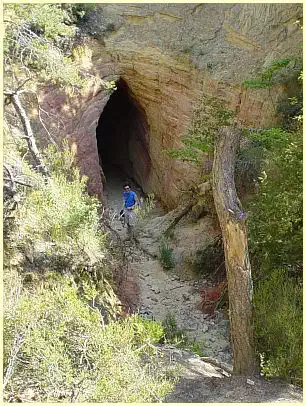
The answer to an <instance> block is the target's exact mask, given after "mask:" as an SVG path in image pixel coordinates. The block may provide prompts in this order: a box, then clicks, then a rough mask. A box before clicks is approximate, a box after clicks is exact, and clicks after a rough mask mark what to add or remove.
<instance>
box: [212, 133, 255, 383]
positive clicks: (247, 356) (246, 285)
mask: <svg viewBox="0 0 306 406" xmlns="http://www.w3.org/2000/svg"><path fill="white" fill-rule="evenodd" d="M239 138H240V131H239V130H238V129H237V128H234V127H224V128H221V129H220V130H219V131H218V132H217V134H216V143H215V157H214V164H213V185H212V186H213V196H214V201H215V206H216V211H217V214H218V218H219V222H220V227H221V230H222V237H223V243H224V254H225V264H226V274H227V282H228V297H229V316H230V326H231V341H232V351H233V373H234V374H236V375H253V374H256V373H258V371H259V364H258V360H257V357H256V354H255V349H254V339H253V318H252V314H253V307H252V295H253V283H252V277H251V266H250V261H249V254H248V239H247V224H246V220H247V215H246V213H245V212H244V211H243V209H242V206H241V203H240V201H239V199H238V196H237V193H236V187H235V180H234V171H235V156H236V152H237V148H238V144H239Z"/></svg>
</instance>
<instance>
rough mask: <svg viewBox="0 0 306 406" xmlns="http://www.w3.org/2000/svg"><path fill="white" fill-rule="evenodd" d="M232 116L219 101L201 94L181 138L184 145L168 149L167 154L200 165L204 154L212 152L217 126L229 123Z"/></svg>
mask: <svg viewBox="0 0 306 406" xmlns="http://www.w3.org/2000/svg"><path fill="white" fill-rule="evenodd" d="M232 117H233V112H232V111H230V110H228V109H226V108H225V107H224V105H223V103H222V102H221V101H219V100H218V99H216V98H215V97H209V96H206V95H203V96H202V97H201V99H200V102H199V105H198V107H197V108H196V109H195V112H194V115H193V120H192V123H191V126H190V128H189V129H188V131H187V134H186V135H185V136H184V137H183V138H182V142H183V143H184V144H185V146H184V147H183V148H181V149H177V148H174V149H168V150H167V151H166V153H167V155H168V156H170V157H171V158H174V159H181V160H183V161H188V162H194V163H195V164H198V165H200V164H201V162H202V161H203V156H204V154H207V153H212V152H213V149H214V137H215V134H216V132H217V130H218V128H220V127H222V126H227V125H229V123H230V121H231V119H232Z"/></svg>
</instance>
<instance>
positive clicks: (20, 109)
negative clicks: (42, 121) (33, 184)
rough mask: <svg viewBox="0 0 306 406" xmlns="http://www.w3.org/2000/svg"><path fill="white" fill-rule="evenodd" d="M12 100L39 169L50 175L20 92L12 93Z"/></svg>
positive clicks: (45, 174)
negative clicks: (20, 97)
mask: <svg viewBox="0 0 306 406" xmlns="http://www.w3.org/2000/svg"><path fill="white" fill-rule="evenodd" d="M10 100H11V101H12V104H13V106H14V107H15V110H16V112H17V114H18V116H19V118H20V120H21V123H22V126H23V129H24V132H25V134H26V137H25V139H26V140H27V143H28V147H29V150H30V152H31V154H32V157H33V159H34V162H35V164H36V166H37V167H38V170H39V171H40V172H41V173H42V174H43V175H44V176H49V173H48V170H47V167H46V165H45V164H44V161H43V159H42V156H41V154H40V152H39V149H38V148H37V145H36V140H35V137H34V134H33V131H32V127H31V124H30V120H29V118H28V116H27V113H26V111H25V109H24V108H23V106H22V104H21V101H20V99H19V95H18V93H12V94H11V95H10Z"/></svg>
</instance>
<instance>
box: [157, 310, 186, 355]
mask: <svg viewBox="0 0 306 406" xmlns="http://www.w3.org/2000/svg"><path fill="white" fill-rule="evenodd" d="M162 324H163V328H164V334H165V336H164V340H165V342H166V343H170V344H174V345H177V346H179V347H184V346H186V345H187V344H188V339H187V335H186V333H185V332H184V330H182V329H179V328H178V326H177V323H176V320H175V316H174V315H173V314H171V313H168V314H167V315H166V317H165V320H164V321H163V323H162Z"/></svg>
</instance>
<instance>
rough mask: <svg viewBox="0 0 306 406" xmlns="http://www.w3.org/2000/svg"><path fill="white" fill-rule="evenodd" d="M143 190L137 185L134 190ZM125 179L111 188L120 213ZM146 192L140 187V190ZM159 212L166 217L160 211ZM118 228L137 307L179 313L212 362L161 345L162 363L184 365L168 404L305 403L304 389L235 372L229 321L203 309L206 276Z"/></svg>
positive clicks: (155, 314) (157, 315)
mask: <svg viewBox="0 0 306 406" xmlns="http://www.w3.org/2000/svg"><path fill="white" fill-rule="evenodd" d="M135 189H136V191H137V188H135V187H134V190H135ZM121 193H122V178H119V177H117V178H113V179H112V180H111V183H110V184H109V188H108V202H109V205H110V206H111V207H112V209H113V210H114V212H118V210H119V211H120V208H121V205H122V198H121ZM138 193H139V195H140V191H138ZM155 215H161V213H160V212H158V211H157V212H155ZM112 228H114V229H115V230H116V231H117V233H118V235H119V236H120V238H121V240H122V243H123V244H124V249H125V254H126V256H127V259H128V271H127V272H128V275H126V277H127V278H131V279H133V280H135V281H136V283H137V285H138V288H139V297H138V304H137V306H138V308H137V311H138V312H139V313H140V314H142V315H143V316H145V317H148V318H152V319H155V320H160V321H163V320H164V319H165V318H166V317H167V315H169V314H171V315H172V316H174V317H175V320H176V323H177V326H178V328H180V329H183V330H184V331H185V333H186V334H187V336H188V337H189V339H190V340H195V341H196V342H197V343H198V344H199V345H200V347H201V350H202V353H203V355H204V356H206V357H210V358H211V359H212V361H213V360H216V361H217V362H216V363H214V362H213V363H211V362H207V360H205V358H203V357H199V356H197V355H195V354H193V353H191V352H189V351H184V350H181V349H177V348H175V347H173V346H171V345H169V346H167V345H166V346H165V345H163V346H162V347H161V348H160V353H161V354H162V362H163V363H166V364H167V365H170V364H171V363H175V364H176V365H177V364H178V365H180V372H179V381H178V383H177V384H176V386H175V388H174V390H173V391H172V392H171V393H170V394H169V395H167V397H166V399H165V400H164V402H166V403H182V402H183V403H186V402H188V403H191V402H192V403H220V402H226V403H232V402H239V403H249V402H255V403H263V402H277V403H279V402H281V403H283V402H286V403H287V402H290V403H292V402H293V403H300V402H302V401H303V394H302V391H301V390H300V389H299V388H297V387H295V386H293V385H289V384H286V383H282V382H280V381H275V380H273V381H267V380H265V379H263V378H261V377H256V378H254V377H237V376H232V375H231V373H230V371H231V368H232V367H231V350H230V340H229V324H228V320H226V319H225V318H224V316H223V315H222V313H218V312H217V314H216V315H215V316H214V318H210V317H208V316H207V315H204V314H203V313H202V312H201V311H200V310H199V309H198V304H199V302H200V294H199V288H200V287H201V286H203V284H204V283H205V281H203V280H198V281H195V280H184V279H182V277H179V276H178V275H177V274H176V273H175V271H167V272H166V271H164V270H163V268H162V267H161V265H160V263H159V261H158V260H157V259H154V258H152V256H150V255H148V254H147V253H146V252H144V251H143V250H142V249H141V248H140V247H139V245H138V244H137V242H135V241H129V240H127V238H126V237H127V234H126V228H124V227H123V225H122V224H121V222H120V221H119V220H118V219H116V218H114V219H113V221H112Z"/></svg>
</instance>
